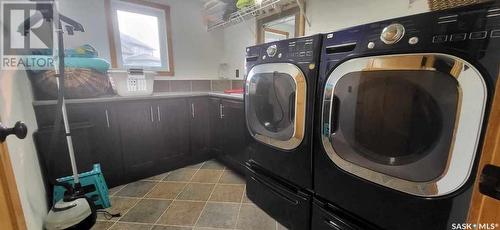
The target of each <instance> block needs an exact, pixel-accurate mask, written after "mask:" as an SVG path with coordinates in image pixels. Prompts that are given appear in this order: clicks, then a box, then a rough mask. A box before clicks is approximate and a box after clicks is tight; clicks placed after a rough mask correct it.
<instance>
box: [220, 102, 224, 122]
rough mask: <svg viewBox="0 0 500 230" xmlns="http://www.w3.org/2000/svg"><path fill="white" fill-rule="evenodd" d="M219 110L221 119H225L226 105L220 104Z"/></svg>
mask: <svg viewBox="0 0 500 230" xmlns="http://www.w3.org/2000/svg"><path fill="white" fill-rule="evenodd" d="M219 109H220V118H221V119H222V118H224V105H223V104H219Z"/></svg>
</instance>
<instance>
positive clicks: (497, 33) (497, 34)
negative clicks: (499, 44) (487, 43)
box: [491, 30, 500, 38]
mask: <svg viewBox="0 0 500 230" xmlns="http://www.w3.org/2000/svg"><path fill="white" fill-rule="evenodd" d="M491 37H492V38H498V37H500V30H492V31H491Z"/></svg>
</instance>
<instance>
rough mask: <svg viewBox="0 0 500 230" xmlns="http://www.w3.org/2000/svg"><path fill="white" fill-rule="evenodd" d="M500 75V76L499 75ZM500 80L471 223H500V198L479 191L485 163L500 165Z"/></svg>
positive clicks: (471, 211) (473, 201) (473, 204)
mask: <svg viewBox="0 0 500 230" xmlns="http://www.w3.org/2000/svg"><path fill="white" fill-rule="evenodd" d="M499 77H500V76H499ZM499 82H500V81H498V82H497V86H496V93H495V96H494V99H493V106H492V108H491V112H490V116H489V120H488V125H487V130H486V137H485V139H484V145H483V150H482V153H481V160H480V162H479V167H478V173H477V176H476V178H477V179H476V182H475V184H474V192H473V194H472V202H471V206H470V208H469V218H468V222H469V223H479V224H484V223H495V224H500V200H496V199H494V198H491V197H489V196H485V195H483V194H481V193H480V192H479V180H480V178H481V172H482V170H483V168H484V166H485V165H487V164H491V165H495V166H499V167H500V83H499Z"/></svg>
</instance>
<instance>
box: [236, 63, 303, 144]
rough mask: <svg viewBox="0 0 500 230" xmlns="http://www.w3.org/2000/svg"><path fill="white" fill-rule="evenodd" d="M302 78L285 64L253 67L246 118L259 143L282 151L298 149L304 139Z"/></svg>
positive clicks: (292, 67) (298, 71)
mask: <svg viewBox="0 0 500 230" xmlns="http://www.w3.org/2000/svg"><path fill="white" fill-rule="evenodd" d="M305 91H306V88H305V79H304V75H303V74H302V72H301V71H300V69H298V68H297V67H296V66H294V65H292V64H287V63H273V64H262V65H258V66H255V67H254V68H253V69H252V70H251V71H250V73H249V75H248V77H247V81H246V94H245V106H246V119H247V124H248V128H249V131H250V133H251V134H252V136H253V137H254V138H255V139H257V140H258V141H260V142H263V143H265V144H268V145H272V146H274V147H278V148H282V149H293V148H295V147H297V146H298V145H299V144H300V142H301V141H302V139H303V136H304V133H303V132H304V128H303V127H304V122H305V120H304V117H305V96H306V94H305Z"/></svg>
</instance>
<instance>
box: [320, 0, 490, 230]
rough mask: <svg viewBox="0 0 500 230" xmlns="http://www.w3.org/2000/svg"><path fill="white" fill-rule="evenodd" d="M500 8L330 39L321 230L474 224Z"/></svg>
mask: <svg viewBox="0 0 500 230" xmlns="http://www.w3.org/2000/svg"><path fill="white" fill-rule="evenodd" d="M499 5H500V4H499V2H498V1H496V2H489V3H485V4H480V5H474V6H468V7H463V8H455V9H451V10H445V11H436V12H429V13H424V14H418V15H413V16H408V17H402V18H396V19H391V20H386V21H381V22H375V23H370V24H366V25H361V26H356V27H352V28H348V29H345V30H341V31H337V32H332V33H328V34H326V35H325V36H324V41H323V48H322V56H321V69H320V77H319V81H318V98H317V107H316V111H315V112H316V113H315V120H316V123H315V137H314V139H315V150H314V191H315V198H314V199H313V208H312V209H313V211H312V213H313V214H312V219H313V221H312V229H369V228H381V229H451V226H452V224H453V223H455V224H460V223H464V222H466V219H467V212H468V209H469V203H470V199H471V194H472V190H473V182H474V180H475V179H476V178H475V175H476V173H477V171H478V170H482V169H478V166H477V163H478V160H479V158H480V155H481V152H480V150H481V143H482V136H483V133H484V131H485V123H486V122H485V121H486V119H487V117H488V110H489V106H490V102H491V101H490V100H491V98H492V95H493V94H494V93H495V92H494V85H495V84H496V81H497V78H498V75H499V66H500V52H499V50H500V6H499Z"/></svg>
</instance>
